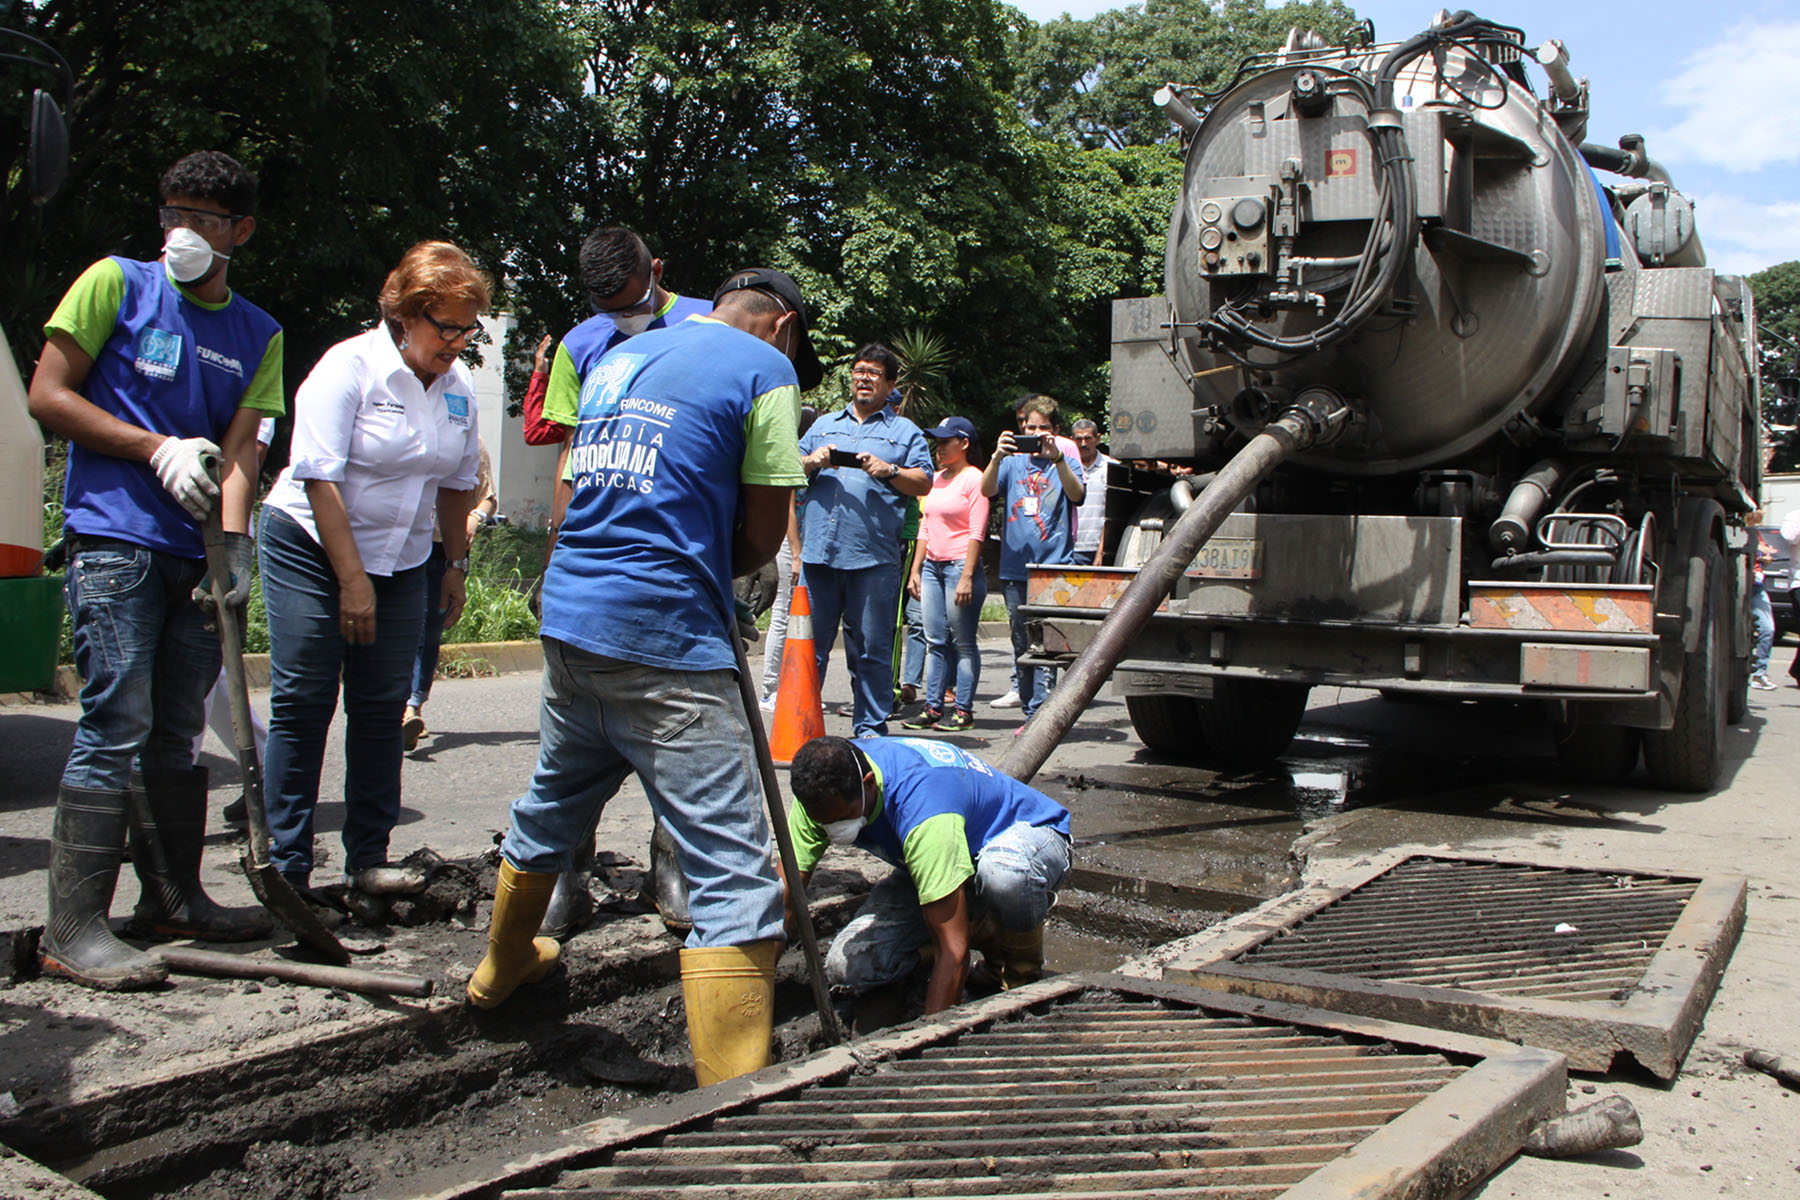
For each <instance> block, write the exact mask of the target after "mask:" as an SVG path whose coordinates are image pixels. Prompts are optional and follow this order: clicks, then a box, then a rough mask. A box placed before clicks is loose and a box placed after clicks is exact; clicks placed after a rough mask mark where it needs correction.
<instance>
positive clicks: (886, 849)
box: [788, 737, 1070, 1013]
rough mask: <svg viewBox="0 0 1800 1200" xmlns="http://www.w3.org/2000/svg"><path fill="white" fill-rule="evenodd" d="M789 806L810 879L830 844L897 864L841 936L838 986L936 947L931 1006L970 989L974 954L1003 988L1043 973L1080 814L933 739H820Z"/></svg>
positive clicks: (795, 773)
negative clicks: (1072, 827) (1049, 921)
mask: <svg viewBox="0 0 1800 1200" xmlns="http://www.w3.org/2000/svg"><path fill="white" fill-rule="evenodd" d="M791 778H792V781H793V791H794V803H793V804H792V805H791V806H790V807H789V809H788V829H789V830H790V831H791V832H792V833H793V839H794V858H795V865H796V866H798V867H799V869H800V875H801V880H802V882H803V883H804V882H806V881H808V880H810V878H811V876H812V872H813V868H814V867H815V866H817V865H818V862H819V859H820V858H821V857H822V856H823V855H824V853H825V848H826V847H827V846H829V845H832V844H834V843H835V844H839V845H854V846H856V847H858V848H859V849H862V850H867V851H868V852H869V853H871V854H873V855H875V856H876V857H877V858H880V859H881V860H883V861H884V862H887V863H890V864H892V865H893V866H894V867H895V868H897V869H896V870H895V871H894V873H893V874H892V875H890V876H888V878H887V879H885V880H883V881H882V882H881V883H879V884H877V885H876V887H875V890H874V891H873V892H872V893H870V895H869V899H868V900H867V901H866V902H865V903H864V905H863V907H862V909H861V910H860V911H858V912H857V914H856V916H855V917H853V918H851V921H850V923H849V924H848V925H846V926H844V931H843V932H842V933H840V934H839V935H838V936H837V938H836V940H834V941H833V942H832V944H831V950H830V952H829V953H828V955H827V956H826V966H825V970H826V974H827V976H828V977H829V978H830V980H831V982H832V983H833V984H835V985H838V986H840V987H847V988H849V989H851V990H852V991H853V992H857V993H863V992H867V991H870V990H873V989H875V988H878V987H881V986H883V985H885V984H889V983H893V982H896V981H898V980H901V979H904V978H906V977H907V976H909V975H911V974H912V972H913V970H914V969H915V968H916V967H918V966H919V962H920V951H921V950H923V949H925V948H926V947H932V948H933V949H934V954H933V957H932V962H931V982H930V983H929V984H928V985H927V988H926V992H925V1011H926V1012H928V1013H933V1012H937V1011H939V1010H940V1009H944V1008H948V1007H949V1006H950V1005H952V1004H955V1003H956V1002H957V1000H958V999H959V998H960V997H961V996H962V991H963V984H964V981H965V978H966V975H967V969H968V968H967V963H968V952H969V951H970V950H971V949H976V950H981V951H982V952H983V954H984V955H985V957H986V959H987V964H988V969H989V971H990V972H991V973H992V974H994V975H995V976H996V977H997V978H998V980H999V982H1000V984H1001V986H1002V987H1008V988H1010V987H1017V986H1019V985H1021V984H1025V983H1030V982H1032V981H1033V980H1035V979H1037V978H1038V977H1039V976H1040V975H1041V974H1042V972H1043V967H1044V918H1045V917H1046V916H1048V915H1049V912H1050V906H1051V904H1053V903H1054V902H1055V900H1056V887H1057V885H1058V884H1059V883H1061V882H1062V877H1063V875H1064V874H1065V873H1066V872H1067V871H1068V869H1069V846H1070V841H1069V811H1068V810H1067V809H1065V808H1064V807H1063V806H1062V805H1060V804H1058V803H1056V801H1054V800H1052V799H1050V797H1048V796H1046V795H1044V794H1043V793H1042V792H1040V791H1038V790H1037V789H1035V788H1032V787H1028V786H1027V785H1025V784H1023V783H1020V782H1019V781H1018V780H1016V779H1013V778H1011V777H1010V776H1007V775H1002V774H1001V773H1000V772H998V771H996V770H994V768H992V767H990V766H988V764H986V763H984V762H982V761H981V760H980V759H979V758H976V757H975V756H974V755H973V754H970V753H969V752H968V751H966V750H963V749H961V748H960V747H958V746H953V745H951V744H950V743H948V742H940V741H935V740H932V739H929V738H869V739H860V740H858V741H855V742H850V741H846V740H844V739H843V738H830V737H826V738H815V739H813V740H812V741H810V742H808V743H806V745H804V746H802V747H800V749H799V750H798V751H797V752H795V754H794V765H793V769H792V776H791Z"/></svg>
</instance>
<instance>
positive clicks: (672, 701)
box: [500, 637, 785, 947]
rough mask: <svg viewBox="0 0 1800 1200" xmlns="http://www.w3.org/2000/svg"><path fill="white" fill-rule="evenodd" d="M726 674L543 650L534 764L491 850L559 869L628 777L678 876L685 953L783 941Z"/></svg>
mask: <svg viewBox="0 0 1800 1200" xmlns="http://www.w3.org/2000/svg"><path fill="white" fill-rule="evenodd" d="M761 719H762V716H761V714H760V713H759V714H756V715H755V716H754V717H752V716H751V715H750V714H747V713H745V712H744V704H743V699H742V697H741V696H740V695H739V694H738V684H737V678H736V675H735V672H732V671H671V670H668V669H666V668H663V667H650V666H645V665H643V664H641V663H633V662H626V661H624V660H622V659H617V658H606V657H603V656H601V655H598V654H589V653H588V652H587V651H585V650H581V649H579V648H578V647H575V646H571V645H569V644H568V643H566V642H561V641H558V640H557V639H555V638H548V637H547V638H545V639H544V685H543V697H542V702H541V703H540V705H539V708H538V761H537V769H536V770H535V771H534V772H533V773H532V776H531V789H530V790H529V791H527V792H526V793H525V794H524V795H523V796H521V797H519V798H518V799H517V800H514V801H513V804H512V826H511V828H510V829H508V830H507V833H506V838H505V840H504V841H502V842H501V843H500V853H501V854H503V855H505V856H506V861H508V862H510V863H511V864H512V865H513V866H514V867H515V868H516V869H518V870H520V871H532V872H538V873H542V874H549V873H552V872H558V871H565V870H567V869H568V868H569V865H570V853H569V852H570V851H571V850H572V849H573V848H574V847H575V845H576V844H577V843H578V842H579V841H580V840H581V838H582V837H583V836H592V835H591V833H590V831H591V830H592V829H593V828H594V825H595V823H596V822H597V821H598V820H599V819H600V810H601V809H602V808H604V807H605V806H606V802H607V801H608V800H610V799H612V797H613V796H614V794H615V793H617V792H618V790H619V785H620V784H621V783H622V782H624V779H625V776H626V775H627V774H629V773H631V772H634V771H635V772H636V773H637V777H638V779H639V781H640V782H642V783H643V785H644V792H645V794H646V795H647V796H648V797H649V799H650V809H651V811H652V812H653V813H654V814H655V815H656V817H657V818H658V819H659V820H661V821H662V823H663V825H664V827H666V828H667V829H668V831H669V832H670V833H671V834H672V835H673V836H674V838H675V846H676V849H677V852H678V854H679V857H680V859H681V872H682V874H683V875H685V876H686V877H687V883H688V912H689V914H690V915H691V916H692V917H693V919H694V929H693V932H692V933H690V934H689V935H688V940H687V944H688V945H689V946H696V947H698V946H741V945H744V944H745V943H747V942H759V941H764V940H767V939H770V938H781V937H783V936H785V935H784V933H783V930H782V919H783V911H782V905H783V896H782V890H781V881H780V877H779V876H777V875H776V873H775V849H774V841H773V834H772V833H771V831H770V829H769V817H768V812H767V810H766V807H765V802H764V799H763V795H762V788H761V786H760V785H759V783H758V775H757V765H756V749H755V744H754V743H753V742H752V741H751V734H750V721H751V720H761Z"/></svg>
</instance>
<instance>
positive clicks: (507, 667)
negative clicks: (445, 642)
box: [0, 640, 544, 705]
mask: <svg viewBox="0 0 1800 1200" xmlns="http://www.w3.org/2000/svg"><path fill="white" fill-rule="evenodd" d="M543 667H544V647H543V643H541V642H538V641H535V640H534V641H529V642H461V643H458V644H456V645H453V646H445V647H444V648H443V649H442V650H441V651H440V652H439V654H438V674H439V675H440V676H443V675H448V676H455V675H459V674H461V675H511V674H514V673H516V672H520V671H541V670H542V669H543ZM244 677H245V678H246V679H248V680H249V681H250V686H251V687H259V688H260V687H268V686H269V656H268V655H267V654H246V655H244ZM80 695H81V676H80V675H79V674H77V673H76V670H75V668H74V667H73V666H71V665H69V664H67V663H64V664H63V665H62V666H60V667H58V668H56V682H55V683H53V684H52V685H51V686H50V687H49V688H47V689H46V690H44V691H41V692H8V693H6V694H4V695H0V705H12V704H41V703H44V702H46V701H49V702H52V703H55V702H66V701H71V700H74V699H76V698H77V697H79V696H80Z"/></svg>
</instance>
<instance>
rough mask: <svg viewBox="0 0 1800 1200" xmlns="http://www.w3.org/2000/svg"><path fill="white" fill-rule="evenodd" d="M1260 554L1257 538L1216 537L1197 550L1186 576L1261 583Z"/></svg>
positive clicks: (1259, 540)
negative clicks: (1249, 580) (1198, 551)
mask: <svg viewBox="0 0 1800 1200" xmlns="http://www.w3.org/2000/svg"><path fill="white" fill-rule="evenodd" d="M1262 550H1263V548H1262V541H1261V539H1259V538H1246V537H1215V538H1213V539H1212V540H1211V541H1209V542H1207V543H1206V545H1204V546H1202V547H1200V553H1198V554H1196V555H1194V561H1193V563H1192V564H1191V565H1190V566H1189V567H1188V572H1187V573H1188V574H1189V575H1195V576H1198V577H1200V578H1202V579H1260V578H1262Z"/></svg>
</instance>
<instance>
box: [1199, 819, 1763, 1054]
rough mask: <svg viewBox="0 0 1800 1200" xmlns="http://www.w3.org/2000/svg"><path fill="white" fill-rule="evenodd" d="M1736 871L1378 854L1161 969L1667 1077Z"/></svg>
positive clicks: (1706, 998)
mask: <svg viewBox="0 0 1800 1200" xmlns="http://www.w3.org/2000/svg"><path fill="white" fill-rule="evenodd" d="M1743 921H1744V883H1743V880H1741V879H1738V878H1735V877H1734V878H1728V879H1718V880H1702V879H1693V878H1682V877H1678V876H1671V875H1660V874H1653V873H1649V872H1642V871H1601V870H1593V869H1591V868H1584V867H1578V866H1564V865H1555V864H1545V863H1536V862H1524V861H1508V860H1503V859H1477V858H1462V857H1447V856H1437V855H1409V854H1404V853H1401V854H1398V855H1389V856H1387V857H1384V858H1383V859H1380V860H1378V861H1376V862H1375V863H1373V864H1371V865H1369V866H1367V867H1365V868H1359V869H1357V870H1355V871H1352V872H1350V873H1348V874H1347V875H1345V876H1343V877H1340V878H1338V879H1335V880H1332V881H1330V882H1328V883H1323V884H1319V885H1315V886H1313V887H1309V888H1306V889H1304V890H1302V891H1300V892H1298V893H1296V894H1294V895H1292V896H1289V897H1286V898H1283V899H1280V900H1276V901H1272V902H1270V903H1269V904H1267V905H1265V906H1263V908H1261V909H1258V910H1257V911H1256V912H1253V913H1249V914H1246V915H1245V917H1243V918H1242V919H1241V921H1238V922H1232V923H1230V925H1228V926H1227V927H1222V928H1221V929H1219V930H1216V931H1212V932H1210V933H1208V934H1205V935H1202V936H1201V937H1200V938H1199V939H1197V944H1196V945H1195V946H1193V947H1191V948H1190V949H1188V950H1187V951H1185V952H1184V953H1182V954H1181V955H1180V956H1179V957H1177V958H1175V959H1174V960H1172V961H1171V963H1170V964H1169V966H1168V968H1167V969H1166V970H1165V972H1164V977H1165V978H1171V979H1182V980H1187V981H1190V982H1194V983H1198V984H1201V985H1203V986H1205V987H1210V988H1217V989H1221V990H1225V991H1231V992H1237V993H1241V994H1249V995H1256V996H1264V997H1267V998H1270V999H1278V1000H1285V1001H1289V1002H1293V1003H1302V1004H1311V1005H1316V1006H1319V1007H1323V1008H1331V1009H1336V1010H1340V1011H1346V1012H1359V1013H1364V1014H1367V1015H1372V1016H1381V1017H1389V1018H1392V1019H1395V1020H1405V1021H1410V1022H1413V1023H1416V1024H1421V1025H1428V1026H1431V1027H1434V1028H1445V1029H1459V1030H1463V1031H1465V1032H1470V1033H1480V1034H1486V1035H1496V1034H1497V1035H1500V1036H1504V1037H1507V1038H1510V1039H1515V1040H1520V1041H1526V1042H1530V1043H1531V1044H1533V1045H1539V1046H1544V1047H1546V1048H1548V1049H1553V1050H1558V1051H1561V1052H1562V1053H1564V1054H1566V1055H1568V1056H1569V1061H1570V1064H1571V1065H1572V1066H1575V1067H1579V1068H1582V1069H1586V1070H1596V1071H1604V1070H1608V1069H1610V1068H1611V1066H1612V1064H1613V1059H1614V1056H1615V1055H1616V1054H1617V1053H1619V1052H1620V1051H1624V1052H1626V1053H1629V1054H1630V1055H1631V1056H1632V1057H1634V1058H1635V1059H1636V1060H1637V1061H1638V1062H1639V1063H1640V1064H1641V1065H1642V1066H1644V1067H1646V1068H1648V1069H1649V1070H1651V1071H1653V1072H1655V1073H1656V1074H1657V1075H1659V1076H1661V1077H1662V1078H1664V1079H1669V1078H1673V1077H1674V1075H1675V1074H1676V1073H1677V1072H1678V1071H1679V1070H1680V1068H1681V1060H1682V1058H1683V1057H1684V1056H1685V1055H1686V1053H1687V1050H1688V1047H1689V1045H1691V1044H1692V1042H1693V1038H1694V1034H1695V1032H1696V1031H1697V1030H1698V1027H1699V1023H1700V1017H1701V1015H1702V1014H1703V1013H1704V1012H1705V1010H1706V1006H1707V1005H1708V1004H1709V1003H1710V1002H1711V1000H1712V995H1713V992H1714V990H1715V989H1716V988H1717V986H1718V981H1719V977H1720V975H1722V974H1723V973H1724V969H1725V963H1726V961H1727V960H1728V959H1729V958H1730V956H1731V951H1732V948H1733V947H1734V946H1735V945H1736V944H1737V938H1738V935H1739V933H1740V932H1741V931H1742V928H1743Z"/></svg>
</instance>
